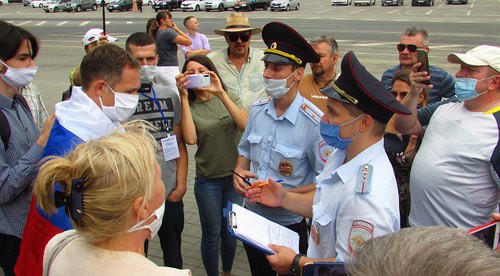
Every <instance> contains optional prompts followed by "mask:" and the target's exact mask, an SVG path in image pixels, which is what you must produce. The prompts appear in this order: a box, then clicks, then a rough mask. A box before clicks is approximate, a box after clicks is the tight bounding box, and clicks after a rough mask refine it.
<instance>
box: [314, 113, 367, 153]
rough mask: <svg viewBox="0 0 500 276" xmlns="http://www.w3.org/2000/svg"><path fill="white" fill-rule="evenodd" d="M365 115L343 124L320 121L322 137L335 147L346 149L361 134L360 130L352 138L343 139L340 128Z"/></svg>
mask: <svg viewBox="0 0 500 276" xmlns="http://www.w3.org/2000/svg"><path fill="white" fill-rule="evenodd" d="M362 116H363V115H359V116H358V117H356V118H354V119H352V120H350V121H347V122H345V123H343V124H341V125H338V126H337V125H332V124H328V123H325V122H320V124H319V131H320V133H321V137H323V139H324V140H325V142H326V143H327V144H328V145H330V146H332V147H334V148H337V149H341V150H345V149H346V148H347V147H348V146H349V144H350V143H351V141H352V140H353V139H354V138H356V137H358V135H359V134H360V132H358V133H357V134H356V135H354V137H352V138H347V139H342V138H341V137H340V128H341V127H343V126H345V125H348V124H350V123H352V122H355V121H356V120H358V119H359V118H361V117H362Z"/></svg>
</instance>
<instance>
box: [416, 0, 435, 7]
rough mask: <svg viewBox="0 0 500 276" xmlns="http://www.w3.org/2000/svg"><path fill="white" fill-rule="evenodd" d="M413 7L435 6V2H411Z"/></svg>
mask: <svg viewBox="0 0 500 276" xmlns="http://www.w3.org/2000/svg"><path fill="white" fill-rule="evenodd" d="M411 5H412V6H434V0H411Z"/></svg>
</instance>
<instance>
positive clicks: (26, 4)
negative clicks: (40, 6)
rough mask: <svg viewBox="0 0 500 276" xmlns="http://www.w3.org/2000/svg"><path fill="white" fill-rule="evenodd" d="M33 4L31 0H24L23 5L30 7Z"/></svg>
mask: <svg viewBox="0 0 500 276" xmlns="http://www.w3.org/2000/svg"><path fill="white" fill-rule="evenodd" d="M30 4H31V0H23V5H24V6H25V7H28V6H29V5H30Z"/></svg>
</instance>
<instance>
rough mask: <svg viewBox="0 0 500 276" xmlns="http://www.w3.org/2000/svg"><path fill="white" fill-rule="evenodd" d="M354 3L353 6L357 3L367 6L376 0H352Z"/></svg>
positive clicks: (373, 3)
mask: <svg viewBox="0 0 500 276" xmlns="http://www.w3.org/2000/svg"><path fill="white" fill-rule="evenodd" d="M352 2H353V3H354V6H359V5H367V6H372V5H375V2H377V1H376V0H352Z"/></svg>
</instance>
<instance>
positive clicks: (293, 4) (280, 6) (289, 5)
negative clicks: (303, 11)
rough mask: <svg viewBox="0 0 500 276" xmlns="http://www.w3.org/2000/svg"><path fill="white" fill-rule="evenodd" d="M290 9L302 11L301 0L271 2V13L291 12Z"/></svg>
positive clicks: (273, 0) (276, 0)
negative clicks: (277, 11)
mask: <svg viewBox="0 0 500 276" xmlns="http://www.w3.org/2000/svg"><path fill="white" fill-rule="evenodd" d="M290 9H295V10H298V9H300V1H299V0H272V1H271V11H275V10H282V11H289V10H290Z"/></svg>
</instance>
